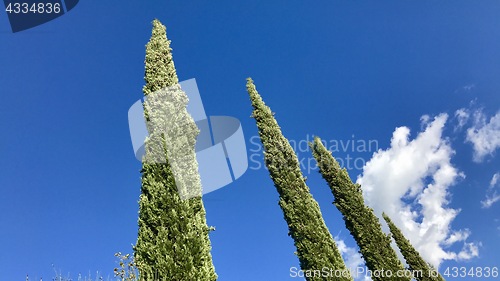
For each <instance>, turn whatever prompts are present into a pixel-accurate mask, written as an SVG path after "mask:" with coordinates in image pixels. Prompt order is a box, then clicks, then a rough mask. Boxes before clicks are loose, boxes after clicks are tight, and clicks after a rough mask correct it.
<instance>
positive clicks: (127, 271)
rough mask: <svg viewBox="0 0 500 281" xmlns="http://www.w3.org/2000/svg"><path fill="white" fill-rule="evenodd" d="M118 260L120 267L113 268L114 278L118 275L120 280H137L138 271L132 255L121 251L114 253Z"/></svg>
mask: <svg viewBox="0 0 500 281" xmlns="http://www.w3.org/2000/svg"><path fill="white" fill-rule="evenodd" d="M115 257H117V258H118V260H119V265H120V267H117V268H115V269H114V270H113V272H114V273H115V278H116V277H118V278H119V280H121V281H138V280H139V271H138V270H137V265H136V264H135V260H134V257H133V256H131V255H130V254H126V255H123V254H122V253H121V252H118V253H116V254H115Z"/></svg>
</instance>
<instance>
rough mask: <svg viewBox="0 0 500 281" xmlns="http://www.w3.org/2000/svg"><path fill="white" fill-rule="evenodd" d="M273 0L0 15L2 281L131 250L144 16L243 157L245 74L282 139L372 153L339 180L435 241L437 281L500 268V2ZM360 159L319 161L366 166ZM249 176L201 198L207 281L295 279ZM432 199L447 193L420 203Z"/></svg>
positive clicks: (315, 179)
mask: <svg viewBox="0 0 500 281" xmlns="http://www.w3.org/2000/svg"><path fill="white" fill-rule="evenodd" d="M284 3H285V2H278V1H247V2H246V3H236V2H235V1H216V2H213V1H211V2H206V1H190V2H189V3H174V2H173V1H130V0H128V1H81V2H80V3H79V4H78V6H76V7H75V8H74V9H73V10H72V11H71V12H69V13H68V14H66V15H64V16H62V17H60V18H58V19H55V20H53V21H51V22H49V23H46V24H44V25H41V26H38V27H35V28H33V29H30V30H27V31H23V32H20V33H15V34H13V33H11V30H10V26H9V24H8V20H7V17H6V13H5V12H3V11H1V12H0V94H1V98H2V102H0V128H1V136H2V137H1V138H0V154H1V157H0V190H1V194H2V195H1V196H0V225H1V227H0V242H1V245H2V248H1V251H0V268H1V273H0V275H1V277H0V279H1V280H9V281H10V280H24V278H25V276H26V274H29V275H30V277H33V278H35V277H38V278H39V277H43V278H44V280H49V279H50V278H52V277H53V271H52V267H51V265H52V264H54V265H55V267H56V268H57V269H60V270H61V272H62V273H68V272H69V273H71V275H72V276H73V277H76V276H77V274H78V272H82V273H83V274H88V272H89V271H90V272H92V275H93V276H95V272H96V271H99V272H100V273H103V274H104V276H107V275H112V270H113V268H114V267H115V266H116V260H115V259H114V256H113V254H114V253H115V252H117V251H121V252H131V251H132V250H131V247H130V245H131V244H132V243H135V241H136V235H137V210H138V205H137V200H138V196H139V192H140V173H139V170H140V167H141V163H140V162H139V161H137V160H136V159H135V157H134V154H133V150H132V144H131V141H130V136H129V131H128V124H127V111H128V109H129V107H130V106H131V105H132V104H133V103H134V102H135V101H136V100H138V99H139V98H140V97H141V96H142V92H141V88H142V86H143V84H144V80H143V76H144V63H143V61H144V51H145V48H144V45H145V44H146V43H147V41H148V39H149V37H150V34H151V21H152V20H153V19H154V18H158V19H159V20H161V21H162V22H163V23H164V24H165V25H166V26H167V34H168V37H169V39H171V40H172V47H173V54H174V60H175V64H176V68H177V73H178V75H179V78H180V80H186V79H189V78H196V80H197V83H198V87H199V89H200V93H201V95H202V99H203V102H204V104H205V110H206V111H207V114H208V115H228V116H233V117H236V118H238V119H240V121H241V122H242V126H243V130H244V134H245V139H246V140H247V149H248V150H249V156H250V155H252V154H255V153H257V154H258V153H259V152H252V151H250V150H255V149H256V148H257V145H255V143H258V142H257V141H255V139H252V137H253V136H255V135H257V129H256V126H255V122H254V120H253V119H251V118H249V116H250V114H251V106H250V102H249V98H248V95H247V93H246V89H245V78H247V77H249V76H251V77H252V78H253V79H254V81H255V83H256V85H257V89H258V90H259V91H260V93H261V95H262V96H263V98H264V100H265V102H266V103H267V104H268V105H270V106H271V108H272V110H273V111H274V112H276V115H275V117H276V118H277V120H278V122H279V124H280V125H281V127H282V130H283V133H284V135H285V136H286V137H287V138H289V139H292V140H296V141H297V142H298V141H300V140H306V139H307V137H308V136H309V137H311V136H312V135H319V136H321V137H322V138H324V139H325V140H327V141H329V142H331V143H335V142H337V143H339V142H341V141H342V142H343V143H344V144H346V142H347V141H349V140H351V141H356V143H358V144H360V142H363V141H368V140H375V141H376V142H377V148H376V149H380V151H379V153H378V154H377V155H378V156H379V157H378V158H377V157H375V158H373V161H371V162H370V163H372V165H369V166H370V167H371V168H366V169H365V170H363V169H362V168H361V166H362V165H361V166H360V167H358V168H356V167H353V168H352V169H349V173H350V175H351V177H352V178H353V179H356V178H358V176H360V180H361V181H362V182H363V183H366V185H367V186H370V187H371V188H373V189H372V191H371V193H368V194H365V195H366V196H367V198H371V199H370V203H372V202H373V204H374V205H373V207H374V209H375V210H376V211H380V207H381V206H384V205H385V206H388V208H389V207H391V208H393V212H394V214H403V213H404V212H405V211H406V212H407V213H406V214H408V210H412V211H414V214H415V215H414V217H413V218H412V220H413V226H416V227H417V231H415V232H413V234H411V236H412V237H414V239H415V240H414V241H416V243H417V244H419V245H420V246H421V247H422V249H424V248H425V246H426V245H432V244H426V243H431V242H432V243H436V244H435V245H437V248H435V249H439V250H440V251H442V252H441V255H440V256H439V257H438V256H437V255H435V256H432V254H430V256H432V259H435V260H436V261H437V262H440V267H439V268H440V270H441V272H444V270H445V269H446V268H447V267H453V266H458V267H461V266H464V267H467V268H470V267H473V266H474V267H485V266H490V267H491V266H497V267H500V254H499V253H498V249H499V248H500V244H499V242H498V241H500V239H499V238H500V221H499V219H500V217H499V207H500V202H496V203H492V202H493V201H495V200H494V199H495V197H498V194H500V180H498V181H497V180H494V179H495V178H497V179H498V174H497V173H499V172H500V169H499V168H498V167H499V163H500V159H499V158H500V156H499V151H498V150H499V149H498V148H499V147H500V141H499V139H500V129H499V128H500V116H499V114H498V112H499V110H500V95H499V93H500V79H498V77H500V51H499V50H500V20H499V17H498V15H499V14H500V2H498V1H439V2H436V1H384V2H380V1H320V2H318V3H313V4H311V3H308V2H306V1H287V2H286V4H284ZM440 114H447V115H440ZM424 115H428V116H429V118H428V120H425V117H424V118H423V119H422V120H423V121H421V117H422V116H424ZM460 116H461V117H460ZM435 117H436V119H435ZM439 122H441V123H443V122H444V125H442V126H441V127H439V126H438V125H439V124H438V123H439ZM433 125H435V126H434V127H433ZM398 127H399V128H400V129H398V130H396V128H398ZM402 127H406V128H408V129H409V130H410V135H409V138H408V140H407V141H406V142H405V141H404V139H405V136H406V131H405V129H404V128H402ZM436 127H437V128H436ZM393 133H394V140H395V141H393V146H391V138H392V137H393ZM419 133H421V135H419ZM417 136H422V138H421V139H416V138H417ZM252 140H253V141H252ZM398 140H399V141H400V142H399V144H398ZM436 146H437V148H436ZM376 149H375V148H373V149H368V148H367V149H365V150H363V149H360V148H359V147H356V148H354V149H351V148H347V149H341V148H339V151H336V152H334V156H336V157H338V158H339V159H347V157H352V158H354V159H358V164H360V163H361V164H364V163H367V162H368V161H369V160H370V159H372V156H373V153H374V152H376ZM260 153H261V152H260ZM422 155H423V156H422ZM253 157H255V158H252V159H254V160H255V159H260V158H259V155H254V156H253ZM299 157H300V158H301V159H303V158H305V162H307V161H308V159H309V158H310V157H312V156H311V155H310V153H309V152H307V151H302V152H299ZM384 157H385V158H384ZM384 159H385V160H384ZM436 159H437V160H436ZM384 161H385V162H384ZM261 164H262V161H261ZM256 165H257V164H256V162H254V161H250V162H249V167H250V168H249V170H248V171H247V172H246V173H245V174H244V175H243V176H242V177H241V178H240V179H238V180H237V181H236V182H234V183H232V184H230V185H228V186H226V187H224V188H223V189H220V190H218V191H216V192H213V193H210V194H208V195H206V196H205V197H204V201H205V207H206V209H207V218H208V223H209V224H210V225H213V226H215V227H216V229H217V230H216V231H215V232H213V233H212V234H211V241H212V244H213V251H212V254H213V258H214V263H215V266H216V271H217V273H218V275H219V276H220V278H219V279H220V280H230V281H233V280H299V278H296V279H294V278H291V277H290V267H293V266H297V267H298V260H297V258H296V257H295V256H294V254H293V252H294V250H295V249H294V246H293V241H292V239H291V238H289V237H288V236H287V232H288V229H287V226H286V223H285V221H284V220H283V215H282V212H281V210H280V208H279V206H278V203H277V201H278V194H277V192H276V190H275V188H274V186H273V183H272V181H271V180H270V178H269V175H268V174H267V171H266V170H265V169H256V168H255V167H256ZM391 167H392V168H391ZM377 168H378V169H379V170H377ZM399 169H402V171H401V173H397V171H399ZM405 169H406V170H405ZM450 169H451V170H450ZM363 171H365V172H363ZM374 171H383V172H382V175H383V176H384V177H385V180H384V179H380V173H379V174H377V173H376V172H374ZM440 171H441V172H443V173H440ZM450 171H451V172H450ZM305 172H306V174H307V176H308V180H307V183H308V185H309V186H310V188H311V191H312V193H313V195H314V197H315V198H316V199H317V201H318V202H319V204H320V206H321V210H322V212H323V217H324V219H325V221H326V223H327V225H328V227H329V228H330V230H331V232H332V234H333V235H334V236H337V237H338V239H340V240H342V241H343V242H344V243H345V244H346V247H347V250H346V252H345V257H346V259H347V258H348V259H349V260H350V261H351V262H352V263H355V262H354V260H355V259H356V255H355V250H353V249H355V247H356V246H355V243H354V242H353V240H352V238H351V237H350V235H349V233H348V231H347V230H346V229H345V226H344V222H343V221H342V219H341V216H340V214H339V212H338V210H337V209H336V208H335V207H334V206H332V204H331V202H332V201H333V198H332V195H331V193H330V191H329V189H328V187H327V185H326V184H325V183H324V181H323V180H322V179H321V177H320V175H319V174H318V172H317V170H314V171H311V172H309V173H308V172H307V167H306V171H305ZM391 173H392V174H391ZM395 174H396V175H395ZM443 174H444V175H443ZM496 174H497V176H496V177H495V175H496ZM377 175H378V178H377ZM401 175H403V176H402V177H401ZM387 179H394V180H391V181H390V182H388V181H387ZM409 179H413V180H409ZM436 182H439V184H437V183H436ZM377 184H378V185H377ZM381 185H383V186H381ZM432 186H439V188H441V189H439V190H440V191H443V192H445V193H446V194H447V196H444V197H442V196H441V197H439V196H438V195H436V196H431V198H424V199H422V198H423V197H424V196H423V194H425V190H427V189H428V188H431V187H432ZM391 188H392V189H391ZM410 190H413V191H414V193H413V194H412V193H411V192H409V191H410ZM396 191H397V192H400V193H401V195H405V194H406V196H403V197H401V198H400V197H397V198H395V197H394V196H393V195H391V194H395V193H396ZM384 192H386V193H384ZM375 193H376V194H379V195H378V196H379V197H376V196H375V197H373V196H372V195H374V194H375ZM438 193H439V192H438ZM370 196H371V197H370ZM386 198H387V200H386ZM391 198H392V199H391ZM488 199H489V202H487V201H488ZM424 201H425V204H427V205H425V204H424ZM419 202H420V203H419ZM481 202H484V203H481ZM487 203H490V204H487ZM390 204H395V205H390ZM424 205H425V206H424ZM486 205H488V206H486ZM426 206H427V207H426ZM432 206H434V207H432ZM436 206H437V207H436ZM453 210H457V211H458V210H460V212H458V213H456V214H455V215H454V216H452V218H451V219H450V220H448V221H446V220H444V219H443V218H444V217H445V216H446V215H447V214H448V215H449V214H450V213H453V212H454V211H453ZM395 220H396V221H404V219H401V218H400V217H398V218H395ZM443 221H444V222H443ZM426 222H434V223H437V224H438V225H439V227H438V226H436V225H435V226H434V227H430V228H429V227H428V225H427V226H426ZM439 223H441V224H439ZM431 224H432V223H431ZM400 226H401V227H402V226H403V225H400ZM409 227H411V226H409ZM419 231H420V232H419ZM425 231H428V232H425ZM426 234H427V235H426ZM429 237H430V238H429ZM465 237H466V238H465ZM455 238H456V239H455ZM426 239H430V240H426ZM424 250H425V251H427V253H428V252H429V249H424ZM436 252H439V251H438V250H436ZM428 255H429V254H428ZM447 279H448V280H465V279H463V278H456V279H454V278H447ZM471 279H472V278H469V279H468V280H471ZM37 280H39V279H37Z"/></svg>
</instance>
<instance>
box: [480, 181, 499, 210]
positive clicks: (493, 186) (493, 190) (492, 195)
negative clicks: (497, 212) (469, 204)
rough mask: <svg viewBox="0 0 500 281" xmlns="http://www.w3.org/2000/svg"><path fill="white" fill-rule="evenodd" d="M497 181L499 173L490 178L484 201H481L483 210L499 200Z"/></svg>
mask: <svg viewBox="0 0 500 281" xmlns="http://www.w3.org/2000/svg"><path fill="white" fill-rule="evenodd" d="M499 179H500V172H497V173H495V174H494V175H493V177H492V178H491V181H490V186H489V187H488V190H487V191H486V199H484V200H483V201H481V205H482V207H483V208H489V207H491V206H492V205H493V204H495V203H496V202H497V201H499V200H500V194H498V192H497V184H498V183H499V182H498V180H499Z"/></svg>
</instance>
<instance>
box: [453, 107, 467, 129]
mask: <svg viewBox="0 0 500 281" xmlns="http://www.w3.org/2000/svg"><path fill="white" fill-rule="evenodd" d="M469 117H470V112H469V110H468V109H466V108H460V109H459V110H457V111H455V118H456V119H457V122H458V124H457V125H456V126H455V131H458V130H460V129H462V128H463V127H464V126H465V124H466V123H467V121H469Z"/></svg>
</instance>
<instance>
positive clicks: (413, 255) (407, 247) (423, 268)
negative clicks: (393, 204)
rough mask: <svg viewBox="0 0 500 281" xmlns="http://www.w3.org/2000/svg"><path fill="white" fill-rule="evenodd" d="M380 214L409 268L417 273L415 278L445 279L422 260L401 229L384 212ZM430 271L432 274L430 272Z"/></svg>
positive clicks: (419, 280) (436, 280) (428, 280)
mask: <svg viewBox="0 0 500 281" xmlns="http://www.w3.org/2000/svg"><path fill="white" fill-rule="evenodd" d="M382 216H383V217H384V220H385V221H386V222H387V225H388V226H389V229H390V230H391V234H392V237H393V238H394V240H395V241H396V244H397V245H398V248H399V250H400V251H401V254H403V257H404V258H405V260H406V263H407V264H408V266H409V267H410V270H411V271H413V272H415V273H417V274H415V279H417V280H418V281H445V279H444V278H443V277H442V276H441V274H439V272H437V270H435V269H434V268H432V267H431V266H429V264H428V263H427V262H425V261H424V259H423V258H422V257H421V256H420V254H419V253H418V251H417V250H416V249H415V248H414V247H413V246H412V245H411V243H410V240H408V239H406V237H405V236H404V235H403V233H402V232H401V230H400V229H399V228H398V227H397V226H396V225H395V224H394V223H393V222H392V220H391V219H390V218H389V217H388V216H387V215H386V214H382ZM431 272H433V273H434V274H430V273H431ZM436 275H437V276H436Z"/></svg>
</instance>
